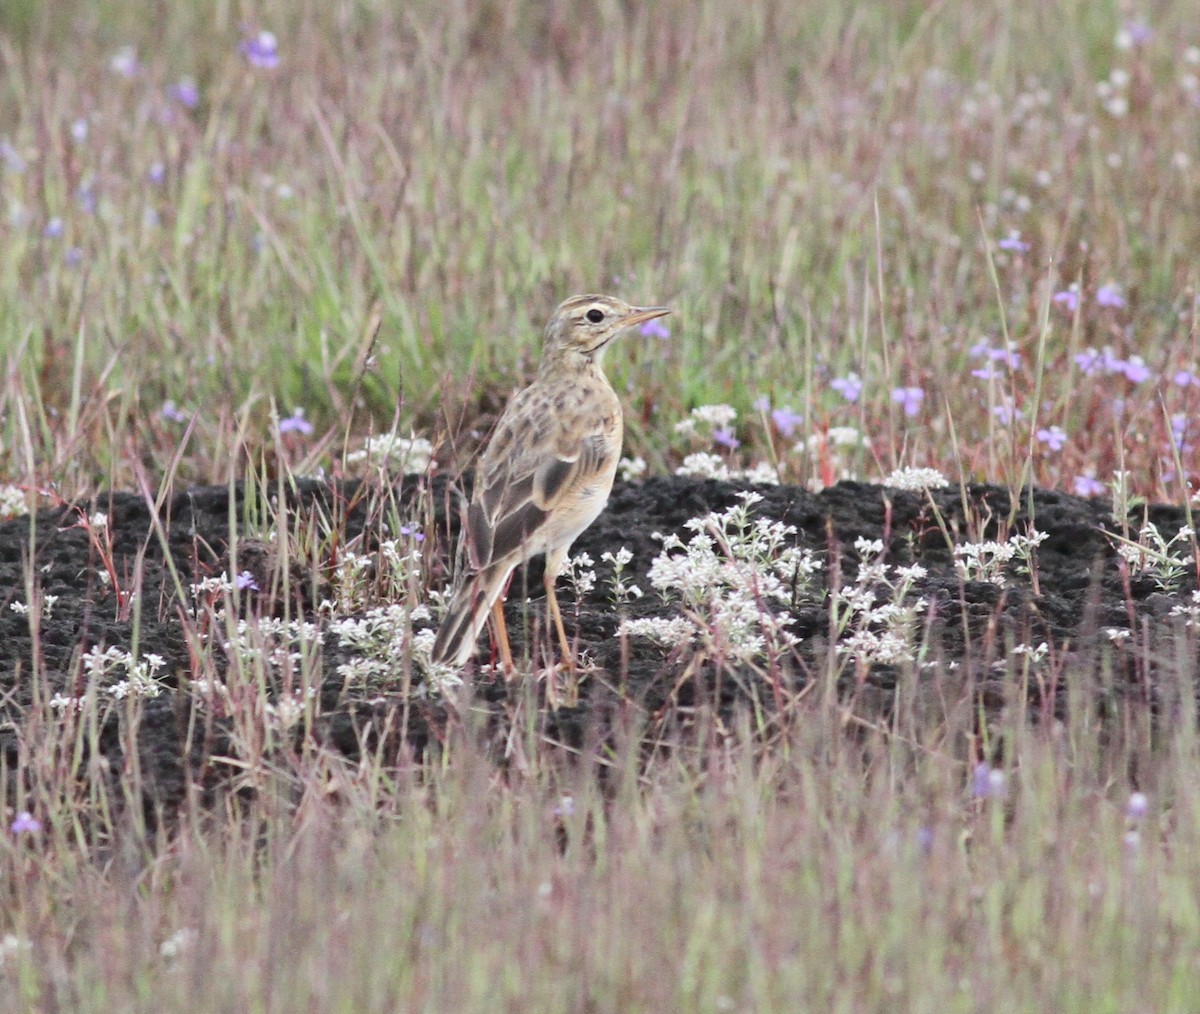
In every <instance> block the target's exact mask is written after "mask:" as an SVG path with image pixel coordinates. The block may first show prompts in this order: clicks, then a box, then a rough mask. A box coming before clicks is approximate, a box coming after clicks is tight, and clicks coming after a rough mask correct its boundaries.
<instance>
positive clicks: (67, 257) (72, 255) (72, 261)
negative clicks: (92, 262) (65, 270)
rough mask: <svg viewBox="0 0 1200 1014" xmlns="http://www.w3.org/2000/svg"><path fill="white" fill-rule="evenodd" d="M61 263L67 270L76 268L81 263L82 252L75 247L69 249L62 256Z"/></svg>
mask: <svg viewBox="0 0 1200 1014" xmlns="http://www.w3.org/2000/svg"><path fill="white" fill-rule="evenodd" d="M63 263H64V264H65V265H66V266H67V267H69V268H77V267H79V265H80V264H82V263H83V251H82V250H80V249H79V247H77V246H73V247H71V249H70V250H68V251H67V252H66V253H65V254H63Z"/></svg>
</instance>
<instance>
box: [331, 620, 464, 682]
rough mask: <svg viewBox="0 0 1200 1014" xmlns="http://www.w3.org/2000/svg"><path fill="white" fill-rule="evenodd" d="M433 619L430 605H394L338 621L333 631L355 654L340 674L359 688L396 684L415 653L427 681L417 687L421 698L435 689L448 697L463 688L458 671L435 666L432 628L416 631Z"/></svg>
mask: <svg viewBox="0 0 1200 1014" xmlns="http://www.w3.org/2000/svg"><path fill="white" fill-rule="evenodd" d="M429 618H430V614H429V609H428V608H427V607H426V606H423V605H419V606H415V607H412V608H410V607H408V606H405V605H401V604H399V603H394V604H392V605H384V606H378V607H376V608H374V609H368V610H367V611H366V613H365V614H363V615H362V616H358V617H346V618H343V619H337V620H334V621H333V622H331V623H330V625H329V630H330V632H331V633H333V634H336V635H337V637H338V642H339V645H340V646H341V647H343V648H347V649H349V650H350V651H351V652H352V653H353V654H352V655H351V657H350V659H349V661H347V662H343V663H342V664H340V665H339V666H338V668H337V671H338V674H339V675H340V676H341V677H342V679H344V680H345V681H346V682H347V683H357V684H359V685H363V684H370V683H373V682H381V681H382V682H393V681H394V680H395V677H396V673H397V668H398V666H399V665H400V662H401V660H402V659H403V658H405V656H406V653H411V656H412V659H413V662H414V663H415V665H416V667H417V668H418V669H419V670H420V671H421V672H423V673H424V674H425V676H426V678H427V682H424V683H422V684H421V685H420V686H419V687H418V688H417V693H418V695H424V694H428V693H429V692H430V691H431V690H432V691H436V692H437V693H439V694H443V695H444V694H446V693H447V692H449V691H451V690H453V689H454V688H456V687H458V686H460V685H461V682H462V681H461V678H460V676H459V673H458V670H457V669H455V668H454V667H453V666H445V665H435V664H434V663H433V662H432V660H431V656H432V653H433V642H434V639H435V637H436V635H435V633H434V632H433V631H432V630H428V629H427V630H422V631H418V632H414V631H413V622H414V621H416V620H428V619H429Z"/></svg>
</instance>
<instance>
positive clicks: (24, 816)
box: [9, 810, 42, 834]
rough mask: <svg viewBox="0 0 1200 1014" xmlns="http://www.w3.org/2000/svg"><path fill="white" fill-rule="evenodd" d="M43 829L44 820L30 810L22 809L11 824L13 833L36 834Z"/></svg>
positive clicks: (10, 828)
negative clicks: (36, 816)
mask: <svg viewBox="0 0 1200 1014" xmlns="http://www.w3.org/2000/svg"><path fill="white" fill-rule="evenodd" d="M41 829H42V822H41V821H40V820H37V819H36V818H35V817H34V816H33V814H32V813H30V812H29V811H28V810H22V811H21V812H20V813H18V814H17V817H16V819H15V820H14V821H13V822H12V824H11V825H10V826H9V830H10V831H12V833H13V834H34V833H36V832H38V831H40V830H41Z"/></svg>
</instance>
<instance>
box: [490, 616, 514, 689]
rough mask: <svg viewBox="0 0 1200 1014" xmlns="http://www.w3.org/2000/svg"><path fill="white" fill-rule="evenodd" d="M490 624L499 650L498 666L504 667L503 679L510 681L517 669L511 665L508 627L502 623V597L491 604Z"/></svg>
mask: <svg viewBox="0 0 1200 1014" xmlns="http://www.w3.org/2000/svg"><path fill="white" fill-rule="evenodd" d="M492 622H493V623H495V625H496V647H497V648H499V649H500V664H501V665H503V666H504V678H505V679H506V680H510V679H512V678H513V676H514V675H516V672H517V667H516V666H515V665H513V657H512V648H510V647H509V644H508V626H507V624H505V622H504V596H503V595H501V596H499V597H498V598H497V599H496V601H495V602H493V603H492Z"/></svg>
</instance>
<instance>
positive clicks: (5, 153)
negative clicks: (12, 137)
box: [0, 137, 27, 173]
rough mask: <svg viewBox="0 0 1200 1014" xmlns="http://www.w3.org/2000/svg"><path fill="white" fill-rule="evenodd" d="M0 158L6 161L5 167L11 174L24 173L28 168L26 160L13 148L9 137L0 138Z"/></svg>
mask: <svg viewBox="0 0 1200 1014" xmlns="http://www.w3.org/2000/svg"><path fill="white" fill-rule="evenodd" d="M0 158H2V159H4V165H5V166H6V167H7V168H8V170H9V172H14V173H23V172H24V171H25V170H26V168H27V165H26V162H25V159H23V158H22V157H21V153H20V152H19V151H17V149H16V148H14V147H13V146H12V142H10V141H9V139H8V138H7V137H0Z"/></svg>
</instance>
